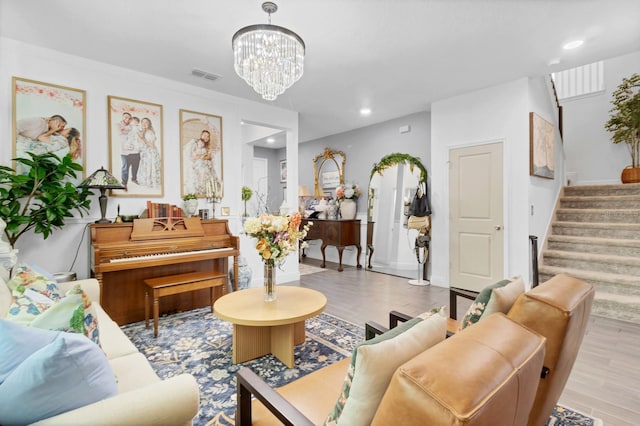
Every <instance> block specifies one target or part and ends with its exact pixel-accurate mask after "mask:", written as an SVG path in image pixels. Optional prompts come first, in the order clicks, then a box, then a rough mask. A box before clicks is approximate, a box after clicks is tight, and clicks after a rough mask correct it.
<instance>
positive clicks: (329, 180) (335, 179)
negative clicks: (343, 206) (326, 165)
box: [322, 170, 340, 188]
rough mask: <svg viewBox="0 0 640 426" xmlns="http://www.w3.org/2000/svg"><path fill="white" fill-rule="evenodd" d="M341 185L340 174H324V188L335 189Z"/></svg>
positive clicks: (337, 172) (331, 172)
mask: <svg viewBox="0 0 640 426" xmlns="http://www.w3.org/2000/svg"><path fill="white" fill-rule="evenodd" d="M339 184H340V172H339V171H338V170H333V171H330V172H322V187H323V188H335V187H336V186H338V185H339Z"/></svg>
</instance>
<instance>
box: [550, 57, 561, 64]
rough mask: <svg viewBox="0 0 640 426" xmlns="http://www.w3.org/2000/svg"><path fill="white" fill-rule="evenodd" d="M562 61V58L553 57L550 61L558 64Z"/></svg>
mask: <svg viewBox="0 0 640 426" xmlns="http://www.w3.org/2000/svg"><path fill="white" fill-rule="evenodd" d="M559 63H560V58H553V59H552V60H550V61H549V65H558V64H559Z"/></svg>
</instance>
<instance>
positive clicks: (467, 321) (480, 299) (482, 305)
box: [458, 280, 511, 331]
mask: <svg viewBox="0 0 640 426" xmlns="http://www.w3.org/2000/svg"><path fill="white" fill-rule="evenodd" d="M510 282H511V280H502V281H498V282H497V283H495V284H492V285H490V286H487V287H485V288H483V289H482V290H481V291H480V293H478V295H477V296H476V299H475V300H474V301H473V303H472V304H471V306H469V309H468V310H467V313H466V314H465V315H464V318H463V319H462V321H461V322H460V328H459V329H458V331H460V330H462V329H464V328H467V327H469V326H470V325H471V324H475V323H476V322H478V321H479V320H480V318H482V315H483V314H484V312H485V309H486V308H487V303H489V300H490V299H491V294H492V292H493V290H494V289H496V288H500V287H504V286H506V285H507V284H509V283H510Z"/></svg>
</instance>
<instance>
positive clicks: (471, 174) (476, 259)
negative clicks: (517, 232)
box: [449, 143, 504, 291]
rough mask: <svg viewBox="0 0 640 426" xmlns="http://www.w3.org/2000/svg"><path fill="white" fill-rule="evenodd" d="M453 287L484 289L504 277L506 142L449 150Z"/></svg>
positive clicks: (450, 274)
mask: <svg viewBox="0 0 640 426" xmlns="http://www.w3.org/2000/svg"><path fill="white" fill-rule="evenodd" d="M449 161H450V169H449V186H450V187H449V195H450V198H449V204H450V205H449V211H450V213H451V222H450V253H449V255H450V271H449V272H450V273H449V276H450V277H451V282H450V286H451V287H458V288H464V289H468V290H473V291H480V290H482V289H483V288H484V287H486V286H487V285H490V284H493V283H494V282H496V281H499V280H501V279H502V278H503V277H504V237H503V234H504V230H503V192H502V174H503V164H502V143H492V144H486V145H475V146H471V147H465V148H457V149H452V150H450V151H449Z"/></svg>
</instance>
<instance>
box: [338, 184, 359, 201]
mask: <svg viewBox="0 0 640 426" xmlns="http://www.w3.org/2000/svg"><path fill="white" fill-rule="evenodd" d="M360 195H362V191H361V190H360V187H359V186H358V184H357V183H354V184H351V185H346V186H345V185H338V187H337V188H336V199H338V200H345V199H351V200H353V201H357V200H358V197H359V196H360Z"/></svg>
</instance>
